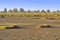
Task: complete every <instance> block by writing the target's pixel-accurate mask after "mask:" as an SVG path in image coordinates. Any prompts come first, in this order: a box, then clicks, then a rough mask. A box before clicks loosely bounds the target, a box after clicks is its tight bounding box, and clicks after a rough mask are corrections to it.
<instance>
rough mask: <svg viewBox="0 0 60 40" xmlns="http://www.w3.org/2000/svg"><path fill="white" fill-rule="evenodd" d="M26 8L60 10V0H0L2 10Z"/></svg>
mask: <svg viewBox="0 0 60 40" xmlns="http://www.w3.org/2000/svg"><path fill="white" fill-rule="evenodd" d="M4 8H7V9H8V10H9V9H13V8H18V9H19V8H24V9H25V10H43V9H44V10H47V9H50V10H52V11H54V10H60V0H0V10H3V9H4Z"/></svg>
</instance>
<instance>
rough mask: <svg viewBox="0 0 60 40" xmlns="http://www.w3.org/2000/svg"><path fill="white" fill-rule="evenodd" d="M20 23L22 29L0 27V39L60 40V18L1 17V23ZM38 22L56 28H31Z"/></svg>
mask: <svg viewBox="0 0 60 40" xmlns="http://www.w3.org/2000/svg"><path fill="white" fill-rule="evenodd" d="M11 23H13V24H15V23H17V24H19V27H25V28H21V29H0V40H60V19H56V20H48V19H47V20H44V19H40V18H39V19H33V18H31V17H30V18H29V17H26V18H16V17H15V18H0V25H2V24H4V25H10V24H11ZM38 24H50V25H51V26H52V27H56V28H38V29H36V28H31V27H32V26H37V25H38Z"/></svg>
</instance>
